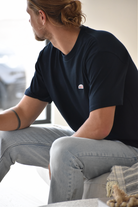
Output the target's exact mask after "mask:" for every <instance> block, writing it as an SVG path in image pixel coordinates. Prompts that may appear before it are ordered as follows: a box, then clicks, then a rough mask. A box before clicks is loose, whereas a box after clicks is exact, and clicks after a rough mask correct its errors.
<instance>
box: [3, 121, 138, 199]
mask: <svg viewBox="0 0 138 207" xmlns="http://www.w3.org/2000/svg"><path fill="white" fill-rule="evenodd" d="M72 134H73V131H72V130H69V129H67V128H61V127H58V126H52V125H46V127H45V128H40V127H29V128H26V129H22V130H18V131H12V132H3V131H1V132H0V141H1V143H0V146H1V150H0V180H2V179H3V177H4V176H5V175H6V173H7V172H8V171H9V169H10V166H11V165H12V164H14V163H15V162H18V163H22V164H26V165H33V166H41V167H44V168H47V167H48V164H49V163H50V167H51V174H52V176H51V184H50V193H49V203H54V202H61V201H67V200H75V199H81V198H82V194H83V179H84V177H85V178H86V179H91V178H94V177H97V176H99V175H101V174H103V173H106V172H109V171H110V169H111V168H112V166H113V165H124V166H132V165H133V164H134V163H136V162H138V149H136V148H133V147H131V146H126V145H125V144H123V143H121V142H118V141H107V140H91V139H86V138H76V137H71V135H72Z"/></svg>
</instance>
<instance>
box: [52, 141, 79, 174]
mask: <svg viewBox="0 0 138 207" xmlns="http://www.w3.org/2000/svg"><path fill="white" fill-rule="evenodd" d="M73 141H74V138H72V137H62V138H59V139H57V140H56V141H54V142H53V144H52V147H51V150H50V165H51V168H52V169H55V170H59V169H61V170H63V169H67V168H68V167H73V168H82V163H81V162H80V160H79V159H78V158H77V156H76V155H75V147H74V142H73Z"/></svg>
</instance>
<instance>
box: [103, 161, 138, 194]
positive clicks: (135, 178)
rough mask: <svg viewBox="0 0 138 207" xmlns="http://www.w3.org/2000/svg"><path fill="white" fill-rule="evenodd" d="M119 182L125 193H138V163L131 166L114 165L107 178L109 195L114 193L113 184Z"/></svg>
mask: <svg viewBox="0 0 138 207" xmlns="http://www.w3.org/2000/svg"><path fill="white" fill-rule="evenodd" d="M114 184H117V185H118V186H119V188H120V189H122V190H123V191H124V192H125V193H127V194H129V195H131V194H136V193H138V163H136V164H134V165H132V166H131V167H126V166H113V167H112V169H111V173H110V175H109V176H108V178H107V185H106V190H107V196H108V197H110V196H111V195H112V186H113V185H114Z"/></svg>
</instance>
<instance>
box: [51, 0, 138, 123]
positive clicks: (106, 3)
mask: <svg viewBox="0 0 138 207" xmlns="http://www.w3.org/2000/svg"><path fill="white" fill-rule="evenodd" d="M81 2H82V10H83V12H84V13H85V14H86V18H87V20H86V22H85V25H87V26H89V27H92V28H93V29H99V30H107V31H109V32H111V33H113V34H114V35H115V36H116V37H117V38H118V39H119V40H120V41H121V42H122V43H123V44H124V45H125V46H126V48H127V49H128V51H129V53H130V54H131V56H132V59H133V60H134V62H135V64H136V65H138V58H137V56H138V54H137V53H138V50H137V48H138V27H137V15H138V0H81ZM52 117H53V123H55V124H62V125H66V122H65V121H64V120H63V118H62V117H61V115H60V114H59V112H58V111H57V109H56V108H55V107H53V116H52Z"/></svg>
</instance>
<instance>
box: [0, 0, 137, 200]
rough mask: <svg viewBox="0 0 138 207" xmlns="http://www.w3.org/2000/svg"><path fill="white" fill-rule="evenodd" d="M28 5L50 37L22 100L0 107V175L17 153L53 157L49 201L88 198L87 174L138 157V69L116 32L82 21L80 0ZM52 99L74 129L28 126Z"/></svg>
mask: <svg viewBox="0 0 138 207" xmlns="http://www.w3.org/2000/svg"><path fill="white" fill-rule="evenodd" d="M27 12H28V13H29V15H30V23H31V25H32V27H33V30H34V34H35V38H36V39H37V40H45V39H48V40H50V43H49V44H48V45H47V46H46V47H45V48H44V49H43V50H42V51H41V52H40V54H39V57H38V60H37V63H36V67H35V68H36V70H35V75H34V77H33V79H32V82H31V85H30V87H29V88H28V89H27V90H26V92H25V96H24V97H23V99H22V100H21V102H20V103H19V104H18V105H17V106H15V107H13V108H12V109H9V110H7V111H5V112H3V113H2V114H1V115H0V130H1V133H0V138H1V162H0V179H1V180H2V178H3V177H4V176H5V175H6V173H7V172H8V170H9V169H10V165H11V164H13V163H15V161H16V162H19V163H24V164H28V165H36V166H42V167H45V168H48V165H49V163H50V165H49V169H50V171H51V184H50V194H49V203H53V202H60V201H67V200H73V199H81V197H82V193H83V178H84V176H85V177H86V179H91V178H94V177H97V176H99V175H101V174H103V173H106V172H109V171H110V169H111V167H112V166H113V165H125V166H131V165H133V164H134V163H136V162H137V161H138V71H137V68H136V67H135V65H134V63H133V61H132V60H131V58H130V56H129V54H128V52H127V50H126V49H125V47H124V46H123V45H122V44H121V43H120V42H119V41H118V40H117V39H116V38H115V37H114V36H113V35H112V34H110V33H108V32H104V31H96V30H93V29H90V28H88V27H85V26H81V21H82V17H83V14H82V12H81V2H80V1H78V0H75V1H73V0H63V1H61V0H51V1H47V0H41V1H40V0H28V1H27ZM52 101H54V103H55V104H56V105H57V107H58V109H59V110H60V112H61V114H62V115H63V117H64V118H65V119H66V121H67V122H68V124H69V126H70V127H71V128H72V129H71V130H69V129H68V130H66V129H62V128H60V127H54V126H50V127H47V126H46V128H36V127H29V126H30V125H31V124H32V123H33V122H34V120H35V119H36V118H37V116H38V115H39V114H40V113H41V111H42V110H43V109H44V108H45V107H46V105H47V103H51V102H52ZM17 129H20V130H17ZM6 131H7V132H6ZM9 131H10V132H9Z"/></svg>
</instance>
